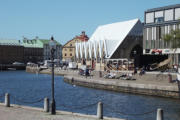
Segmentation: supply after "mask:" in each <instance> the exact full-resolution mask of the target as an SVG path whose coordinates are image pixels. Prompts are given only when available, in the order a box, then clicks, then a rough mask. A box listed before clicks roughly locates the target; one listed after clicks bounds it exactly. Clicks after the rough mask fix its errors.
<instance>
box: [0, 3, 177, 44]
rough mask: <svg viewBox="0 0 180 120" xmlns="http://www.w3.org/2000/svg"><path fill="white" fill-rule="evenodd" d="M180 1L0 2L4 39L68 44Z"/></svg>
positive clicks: (0, 36) (0, 17)
mask: <svg viewBox="0 0 180 120" xmlns="http://www.w3.org/2000/svg"><path fill="white" fill-rule="evenodd" d="M173 4H180V0H0V38H5V39H17V40H19V39H20V40H21V39H22V36H25V37H27V38H29V39H32V38H35V36H39V38H45V39H49V38H50V37H51V35H53V36H54V37H55V39H56V40H58V41H59V42H60V43H62V44H64V43H66V42H67V41H68V40H71V39H72V38H73V37H74V36H76V35H79V34H80V33H81V31H82V30H85V31H86V33H87V35H88V36H89V37H90V36H91V35H92V34H93V32H94V31H95V29H96V27H97V26H99V25H103V24H109V23H113V22H120V21H124V20H129V19H134V18H139V19H140V20H141V21H144V11H145V10H147V9H151V8H156V7H162V6H167V5H173Z"/></svg>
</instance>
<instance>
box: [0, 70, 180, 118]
mask: <svg viewBox="0 0 180 120" xmlns="http://www.w3.org/2000/svg"><path fill="white" fill-rule="evenodd" d="M3 93H10V95H11V103H14V104H19V105H28V106H36V107H43V101H42V100H41V99H42V98H44V97H48V98H51V76H50V75H45V74H31V73H26V72H25V71H4V72H0V102H3V100H4V97H1V95H2V94H3ZM55 100H56V107H57V109H58V110H64V111H71V112H77V113H84V114H92V115H95V114H96V108H97V104H96V103H97V102H99V101H101V102H103V104H104V115H105V116H108V117H118V118H125V119H128V120H155V119H156V109H157V108H162V109H163V110H164V116H165V120H179V119H180V100H178V99H169V98H160V97H152V96H143V95H136V94H127V93H117V92H112V91H105V90H97V89H91V88H85V87H80V86H75V85H70V84H67V83H65V82H63V77H61V76H55Z"/></svg>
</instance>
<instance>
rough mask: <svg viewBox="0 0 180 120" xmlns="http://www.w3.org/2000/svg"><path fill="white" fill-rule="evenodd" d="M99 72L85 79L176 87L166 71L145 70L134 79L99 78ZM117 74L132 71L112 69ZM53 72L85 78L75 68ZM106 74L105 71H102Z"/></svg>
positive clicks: (173, 77)
mask: <svg viewBox="0 0 180 120" xmlns="http://www.w3.org/2000/svg"><path fill="white" fill-rule="evenodd" d="M50 72H51V70H50V69H49V70H44V71H41V73H45V74H49V73H50ZM98 73H99V72H98V71H93V72H92V73H91V74H92V75H93V77H92V78H90V77H88V78H87V79H96V80H102V81H109V80H111V81H116V82H119V83H121V82H123V83H124V82H125V83H138V84H152V85H162V86H174V87H177V83H176V82H174V83H169V80H168V73H161V72H147V73H146V74H145V75H142V76H140V75H139V74H136V75H134V76H133V77H134V78H135V79H136V80H121V79H105V78H103V77H102V78H99V74H98ZM114 73H115V74H117V76H118V75H119V74H125V73H132V71H121V72H116V71H114ZM55 74H57V75H66V76H74V77H80V78H83V77H84V78H85V76H81V75H78V71H77V70H58V69H55ZM104 74H106V73H105V72H104V73H103V76H104ZM172 79H173V80H175V79H176V75H175V74H174V73H172Z"/></svg>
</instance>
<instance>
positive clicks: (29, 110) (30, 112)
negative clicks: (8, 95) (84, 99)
mask: <svg viewBox="0 0 180 120" xmlns="http://www.w3.org/2000/svg"><path fill="white" fill-rule="evenodd" d="M56 112H57V113H56V115H51V114H50V113H45V112H43V109H41V108H34V107H27V106H18V105H11V107H5V106H4V105H3V104H2V103H0V120H97V117H96V116H95V115H84V114H79V113H72V112H66V111H56ZM104 120H123V119H118V118H108V117H104Z"/></svg>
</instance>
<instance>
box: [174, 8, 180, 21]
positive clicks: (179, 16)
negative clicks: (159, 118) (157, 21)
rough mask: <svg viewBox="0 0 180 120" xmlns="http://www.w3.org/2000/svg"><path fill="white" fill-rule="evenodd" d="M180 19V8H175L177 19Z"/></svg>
mask: <svg viewBox="0 0 180 120" xmlns="http://www.w3.org/2000/svg"><path fill="white" fill-rule="evenodd" d="M178 19H180V8H176V9H175V20H178Z"/></svg>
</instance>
